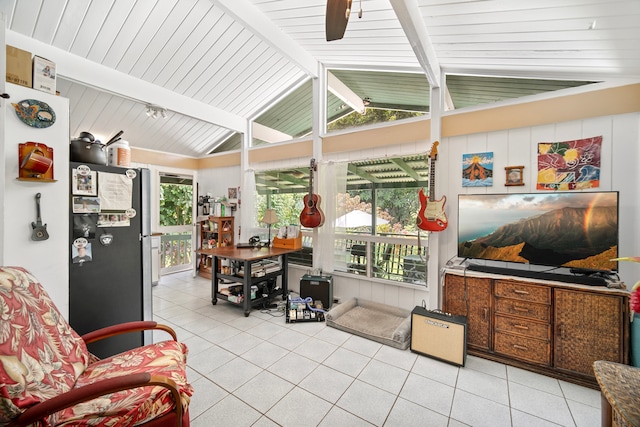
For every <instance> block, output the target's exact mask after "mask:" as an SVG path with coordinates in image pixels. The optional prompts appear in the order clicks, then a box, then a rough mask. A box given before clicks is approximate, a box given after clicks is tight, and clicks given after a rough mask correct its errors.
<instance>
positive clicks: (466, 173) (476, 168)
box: [462, 152, 493, 187]
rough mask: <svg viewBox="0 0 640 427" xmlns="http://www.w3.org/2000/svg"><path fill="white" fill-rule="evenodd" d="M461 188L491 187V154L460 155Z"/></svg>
mask: <svg viewBox="0 0 640 427" xmlns="http://www.w3.org/2000/svg"><path fill="white" fill-rule="evenodd" d="M462 186H463V187H492V186H493V153H492V152H491V153H473V154H463V155H462Z"/></svg>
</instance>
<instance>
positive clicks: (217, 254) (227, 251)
mask: <svg viewBox="0 0 640 427" xmlns="http://www.w3.org/2000/svg"><path fill="white" fill-rule="evenodd" d="M297 251H299V249H283V248H261V249H253V248H236V247H234V246H228V247H220V248H214V249H200V250H197V251H196V253H198V254H202V255H211V256H212V257H213V260H212V263H211V265H212V267H213V268H212V274H211V303H212V304H213V305H215V304H217V303H218V298H221V299H225V300H227V296H226V295H224V294H220V293H219V292H218V282H219V280H220V279H226V280H230V281H232V282H239V283H242V290H243V293H244V300H243V301H242V303H241V304H242V306H243V308H244V315H245V317H246V316H249V313H250V312H251V306H252V305H253V304H256V303H260V302H262V297H256V298H255V299H253V300H252V299H251V285H253V284H255V283H260V282H262V281H265V280H268V279H271V278H276V277H278V276H282V289H281V292H277V294H280V293H281V294H282V299H283V300H284V299H286V298H287V293H288V286H287V279H288V254H290V253H292V252H297ZM279 256H281V257H282V263H281V266H282V268H281V269H280V270H278V271H275V272H271V273H267V274H266V275H264V276H261V277H251V265H252V264H254V263H255V262H257V261H261V260H264V259H268V258H276V257H279ZM220 259H229V260H233V261H239V262H241V263H242V266H243V271H244V274H243V276H239V275H237V274H234V273H237V272H233V271H232V272H231V273H232V274H222V273H220V271H218V264H219V263H218V260H220ZM237 304H238V305H239V304H240V303H237Z"/></svg>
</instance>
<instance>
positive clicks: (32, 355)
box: [0, 267, 193, 427]
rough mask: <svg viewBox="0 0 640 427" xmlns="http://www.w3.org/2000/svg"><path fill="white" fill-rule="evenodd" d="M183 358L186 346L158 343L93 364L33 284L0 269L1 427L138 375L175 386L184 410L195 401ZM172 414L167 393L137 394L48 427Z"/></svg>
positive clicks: (104, 400)
mask: <svg viewBox="0 0 640 427" xmlns="http://www.w3.org/2000/svg"><path fill="white" fill-rule="evenodd" d="M186 356H187V348H186V346H185V345H184V344H181V343H178V342H176V341H163V342H160V343H156V344H151V345H147V346H144V347H139V348H135V349H132V350H129V351H126V352H123V353H120V354H118V355H115V356H112V357H109V358H106V359H103V360H97V359H96V358H95V356H93V355H91V354H90V353H89V352H88V350H87V347H86V345H85V343H84V341H83V340H82V338H80V336H78V334H77V333H76V332H75V331H74V330H73V329H71V326H70V325H69V324H68V323H67V321H66V320H65V319H64V318H63V317H62V315H61V314H60V312H59V311H58V310H57V308H56V307H55V306H54V305H53V302H52V301H51V299H50V298H49V296H48V295H47V293H46V292H45V291H44V289H43V288H42V286H41V285H40V283H38V281H37V280H36V279H35V277H33V276H32V275H31V274H30V273H28V272H27V271H26V270H24V269H22V268H17V267H0V426H4V425H11V421H12V420H13V419H14V418H16V417H17V416H19V415H20V414H21V413H22V412H24V411H25V410H26V409H27V408H28V407H30V406H32V405H35V404H37V403H39V402H43V401H46V400H48V399H50V398H52V397H55V396H57V395H60V394H62V393H65V392H67V391H69V390H71V389H73V388H80V387H83V386H86V385H89V384H92V383H96V382H99V381H103V380H105V379H108V378H114V377H125V376H130V375H132V374H135V373H141V372H145V373H149V374H151V375H160V376H163V377H168V378H171V379H172V380H173V381H175V383H176V384H177V386H178V389H179V391H180V395H181V400H182V402H181V403H182V405H183V408H185V410H186V408H188V405H189V399H190V396H191V395H192V394H193V388H192V387H191V385H189V383H187V378H186V372H185V369H186ZM173 407H174V401H173V396H172V394H171V393H170V392H169V391H168V389H166V388H165V387H161V386H146V387H138V388H135V389H130V390H124V391H120V392H117V393H112V394H109V395H105V396H102V397H99V398H96V399H93V400H89V401H87V402H84V403H81V404H78V405H75V406H73V407H70V408H67V409H65V410H62V411H59V412H57V413H54V414H53V415H51V416H49V417H48V418H47V420H46V423H45V425H58V424H61V423H64V425H65V427H66V426H88V425H91V426H105V427H106V426H110V427H112V426H129V425H138V424H140V423H143V422H145V421H148V420H152V419H154V418H157V417H158V416H160V415H162V414H165V413H168V412H170V411H171V410H172V408H173ZM83 417H84V418H83Z"/></svg>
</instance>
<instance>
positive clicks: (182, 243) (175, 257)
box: [160, 233, 193, 268]
mask: <svg viewBox="0 0 640 427" xmlns="http://www.w3.org/2000/svg"><path fill="white" fill-rule="evenodd" d="M192 246H193V245H192V242H191V233H187V234H163V235H162V236H161V237H160V268H171V267H175V266H179V265H184V264H191V260H192V258H191V256H192V255H191V254H192Z"/></svg>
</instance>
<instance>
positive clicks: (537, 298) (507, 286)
mask: <svg viewBox="0 0 640 427" xmlns="http://www.w3.org/2000/svg"><path fill="white" fill-rule="evenodd" d="M494 292H495V295H496V296H498V297H504V298H514V299H518V300H521V301H528V302H537V303H540V304H551V288H550V287H548V286H536V285H532V284H526V285H525V284H522V283H514V282H506V281H502V280H496V283H495V291H494Z"/></svg>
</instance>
